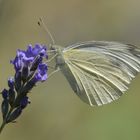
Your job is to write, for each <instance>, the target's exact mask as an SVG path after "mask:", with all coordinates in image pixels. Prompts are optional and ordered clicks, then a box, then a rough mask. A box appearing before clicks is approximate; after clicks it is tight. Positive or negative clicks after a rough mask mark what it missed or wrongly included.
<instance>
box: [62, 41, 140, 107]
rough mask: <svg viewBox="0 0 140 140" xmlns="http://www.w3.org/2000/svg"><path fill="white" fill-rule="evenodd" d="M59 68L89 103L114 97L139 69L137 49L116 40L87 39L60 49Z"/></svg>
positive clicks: (113, 98)
mask: <svg viewBox="0 0 140 140" xmlns="http://www.w3.org/2000/svg"><path fill="white" fill-rule="evenodd" d="M62 53H63V58H64V60H65V63H66V65H65V66H63V67H62V68H61V69H62V72H63V73H64V75H65V76H66V78H67V80H68V81H69V83H70V85H71V87H72V89H73V90H74V91H75V93H76V94H77V95H78V96H79V97H80V98H81V99H82V100H83V101H84V102H86V103H88V104H90V105H91V106H94V105H98V106H99V105H103V104H107V103H110V102H112V101H114V100H116V99H118V98H119V97H120V96H121V95H122V94H123V93H124V92H125V91H126V90H127V89H128V85H129V84H130V82H131V80H132V79H133V78H134V77H135V75H136V74H137V72H139V71H140V49H139V48H137V47H135V46H132V45H126V44H121V43H117V42H105V41H89V42H83V43H78V44H74V45H71V46H70V47H67V48H65V49H64V50H63V52H62Z"/></svg>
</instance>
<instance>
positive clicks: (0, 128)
mask: <svg viewBox="0 0 140 140" xmlns="http://www.w3.org/2000/svg"><path fill="white" fill-rule="evenodd" d="M13 109H14V108H11V109H10V110H9V113H8V114H7V117H6V118H5V119H4V120H3V122H2V125H1V126H0V134H1V132H2V130H3V128H4V127H5V125H6V124H7V118H9V116H10V115H11V112H12V111H13Z"/></svg>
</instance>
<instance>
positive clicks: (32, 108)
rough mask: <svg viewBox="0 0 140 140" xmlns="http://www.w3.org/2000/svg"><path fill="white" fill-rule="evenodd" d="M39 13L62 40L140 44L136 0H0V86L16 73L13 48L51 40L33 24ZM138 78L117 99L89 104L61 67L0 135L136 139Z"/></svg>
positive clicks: (139, 128) (45, 139) (21, 139)
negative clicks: (101, 103)
mask: <svg viewBox="0 0 140 140" xmlns="http://www.w3.org/2000/svg"><path fill="white" fill-rule="evenodd" d="M42 16H43V17H44V18H45V20H44V22H45V23H47V25H48V27H49V29H50V30H51V33H52V34H53V35H54V38H55V42H56V44H59V45H62V46H67V45H70V44H72V43H76V42H79V41H87V40H108V41H120V42H124V43H131V44H135V45H137V46H140V1H138V0H117V1H116V0H107V1H105V0H70V1H67V0H58V1H56V0H0V90H2V89H3V88H4V87H7V79H8V77H9V76H11V75H13V74H14V70H13V66H12V65H10V64H9V61H10V59H12V58H14V57H15V53H16V50H17V48H20V49H25V48H26V46H27V45H28V44H35V43H43V44H49V43H50V38H49V37H48V35H47V34H46V33H45V32H44V31H43V29H41V28H40V27H39V26H38V25H37V21H38V19H39V17H42ZM139 82H140V75H139V76H137V78H136V79H135V80H133V82H132V84H131V86H130V89H129V90H128V91H127V94H125V95H123V96H122V97H121V99H119V100H117V101H116V102H114V103H111V104H108V105H105V106H102V107H94V108H93V107H90V106H88V105H86V104H85V103H83V102H82V101H81V100H80V99H79V98H78V97H77V96H76V95H75V94H74V93H73V91H72V89H71V88H70V86H69V84H68V82H67V81H66V80H65V78H64V76H63V75H62V74H61V73H60V72H59V73H57V74H55V75H54V76H53V77H52V78H50V79H49V80H48V81H47V82H45V83H43V84H40V85H38V86H37V87H36V88H34V90H33V91H32V93H31V95H30V99H31V102H32V103H31V105H29V106H28V107H27V109H26V110H24V112H23V114H22V116H21V117H20V118H19V119H18V120H17V121H18V122H17V123H16V124H9V125H7V126H6V127H5V129H4V131H3V133H2V134H1V136H0V139H2V140H11V138H12V139H14V140H25V139H26V140H31V139H33V140H38V139H39V140H140V99H139V98H140V93H139V92H140V87H139ZM1 101H2V98H0V102H1ZM1 121H2V118H0V122H1Z"/></svg>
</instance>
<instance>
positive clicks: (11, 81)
mask: <svg viewBox="0 0 140 140" xmlns="http://www.w3.org/2000/svg"><path fill="white" fill-rule="evenodd" d="M8 86H9V88H11V89H14V78H13V77H10V78H9V79H8Z"/></svg>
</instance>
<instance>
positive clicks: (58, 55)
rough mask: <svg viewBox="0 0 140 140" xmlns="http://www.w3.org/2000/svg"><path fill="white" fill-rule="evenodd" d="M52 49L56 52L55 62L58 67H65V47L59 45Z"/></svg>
mask: <svg viewBox="0 0 140 140" xmlns="http://www.w3.org/2000/svg"><path fill="white" fill-rule="evenodd" d="M52 49H54V50H55V55H56V57H55V60H56V66H58V67H61V66H63V65H65V60H64V58H63V52H62V51H63V47H62V46H59V45H53V46H52Z"/></svg>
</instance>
